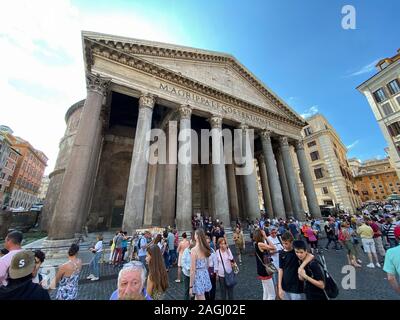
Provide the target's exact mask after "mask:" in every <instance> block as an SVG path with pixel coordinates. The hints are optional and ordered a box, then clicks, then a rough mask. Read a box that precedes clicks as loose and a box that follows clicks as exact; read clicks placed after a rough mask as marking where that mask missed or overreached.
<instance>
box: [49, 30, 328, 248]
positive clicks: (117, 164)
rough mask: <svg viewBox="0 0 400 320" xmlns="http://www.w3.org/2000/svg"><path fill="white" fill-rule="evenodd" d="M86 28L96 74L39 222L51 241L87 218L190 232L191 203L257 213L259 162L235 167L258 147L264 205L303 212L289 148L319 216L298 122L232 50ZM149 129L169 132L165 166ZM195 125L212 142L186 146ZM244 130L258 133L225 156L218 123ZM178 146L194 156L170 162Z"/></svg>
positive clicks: (210, 210)
mask: <svg viewBox="0 0 400 320" xmlns="http://www.w3.org/2000/svg"><path fill="white" fill-rule="evenodd" d="M82 36H83V44H84V57H85V67H86V70H85V71H86V73H87V75H88V77H89V78H90V79H95V80H94V81H93V80H91V82H88V95H87V98H86V101H85V103H84V105H83V107H81V108H82V110H81V112H82V114H81V118H80V120H79V126H78V129H77V131H76V133H75V140H74V143H73V145H72V148H71V150H72V151H71V153H70V157H69V158H68V161H64V163H65V168H64V169H65V172H64V173H63V174H64V179H63V180H62V183H61V184H60V185H54V186H53V192H54V193H55V194H57V201H55V205H54V208H53V209H54V210H52V211H51V214H50V216H49V218H48V221H49V222H51V223H48V225H47V226H45V228H46V229H48V232H49V239H53V240H55V239H66V238H73V237H74V236H75V234H76V233H80V232H81V231H82V228H84V227H85V226H88V228H89V229H90V230H93V231H94V230H104V229H109V228H112V227H113V226H116V225H119V227H122V229H124V230H125V231H128V233H132V232H134V231H135V230H136V229H139V228H140V229H141V228H143V227H149V226H160V224H161V226H166V225H171V226H172V225H174V224H175V225H176V226H177V228H178V230H180V231H184V230H190V229H191V219H192V216H193V215H194V214H196V213H197V212H200V213H202V214H203V215H205V216H212V217H215V218H219V219H220V220H221V221H223V223H224V225H225V226H226V227H229V226H230V225H231V224H232V222H234V221H235V220H236V219H237V218H242V219H246V218H249V219H250V220H254V219H256V218H258V217H260V204H259V203H258V186H257V176H256V175H257V171H256V170H255V168H253V170H251V171H250V172H249V173H248V174H245V175H243V174H238V172H240V170H239V171H238V169H240V168H243V166H244V163H245V164H250V163H251V164H252V163H253V162H254V158H253V156H254V154H259V155H262V156H259V157H258V162H259V167H260V174H261V180H262V189H263V195H264V198H265V199H264V203H265V207H266V208H265V209H266V212H267V214H268V215H269V216H270V217H278V218H286V217H288V216H289V215H293V216H295V217H296V218H298V219H303V218H304V208H302V205H301V199H300V195H299V192H298V190H297V175H296V173H295V171H294V169H293V161H294V159H293V158H292V155H293V154H295V153H294V152H291V150H292V148H293V147H294V146H296V154H297V158H298V159H297V160H296V161H298V162H299V165H300V170H301V179H302V182H303V183H304V185H305V193H306V197H307V204H308V207H309V211H310V213H311V214H312V215H313V216H315V217H319V216H320V212H319V207H318V204H317V202H316V197H315V191H314V189H313V185H312V179H311V176H310V172H309V171H308V167H307V160H306V158H305V156H304V149H301V130H302V128H303V127H304V126H305V124H306V123H305V122H304V120H303V119H302V118H301V117H299V116H298V115H297V114H296V113H295V112H294V111H293V110H291V108H290V107H289V106H287V105H286V104H285V103H284V102H283V101H282V100H281V99H280V98H279V97H277V96H276V95H275V94H273V93H272V92H271V91H270V90H269V89H268V88H267V87H266V86H265V85H264V84H263V83H262V82H261V81H259V80H258V79H257V78H256V77H255V76H254V75H253V74H252V73H251V72H250V71H248V70H247V69H246V68H245V67H244V66H242V65H241V64H240V62H238V61H237V60H236V59H235V58H234V57H232V56H231V55H227V54H223V53H216V52H210V51H205V50H199V49H193V48H187V47H181V46H175V45H170V44H162V43H156V42H149V41H143V40H135V39H128V38H122V37H116V36H110V35H104V34H98V33H92V32H83V34H82ZM105 83H106V84H107V85H105ZM93 92H96V94H94V93H93ZM94 111H95V112H96V113H95V112H94ZM75 112H77V111H75ZM92 117H94V119H92ZM85 124H86V125H85ZM87 124H90V126H89V125H87ZM151 129H159V130H161V131H164V132H166V133H167V134H166V141H165V146H166V150H167V153H166V154H167V156H166V160H167V163H155V164H154V163H152V164H149V162H148V159H147V158H146V154H147V152H148V151H149V150H150V149H151V148H152V146H154V144H155V143H158V144H159V145H160V146H161V145H162V143H163V141H160V139H159V140H157V141H155V140H153V141H152V140H151V139H148V132H149V131H150V130H151ZM202 129H203V130H204V129H208V130H210V139H209V145H208V147H209V151H208V152H207V153H204V152H203V150H202V149H201V148H198V150H199V152H198V154H197V155H193V153H194V151H193V149H196V146H198V145H199V144H200V142H199V139H197V137H200V133H201V130H202ZM238 129H239V130H238ZM190 130H193V131H194V132H196V133H198V134H197V135H193V134H190ZM248 130H251V131H252V132H254V137H255V140H254V144H253V147H252V148H251V147H250V148H249V149H250V150H251V154H249V153H247V152H246V153H242V156H243V157H242V158H241V159H237V158H235V157H234V153H235V152H234V151H232V154H231V155H232V157H231V158H232V159H233V161H229V158H230V157H227V155H226V154H225V153H224V147H225V146H227V141H228V140H227V138H226V137H225V136H224V135H223V132H231V134H232V137H233V138H234V137H235V132H237V131H239V132H241V133H242V135H243V134H245V133H247V132H248ZM171 132H172V134H169V133H171ZM188 133H189V134H188ZM196 136H197V137H196ZM233 140H235V139H233ZM243 141H244V143H243V144H242V145H241V149H242V151H243V150H246V143H247V142H246V141H247V140H246V139H244V140H243ZM91 142H92V143H91ZM302 150H303V153H302ZM180 153H183V154H186V155H190V156H187V157H186V159H187V160H188V161H183V162H182V161H178V160H179V159H180ZM154 157H155V158H157V157H160V150H158V151H157V152H156V153H155V155H154ZM205 158H208V159H209V162H208V163H204V161H203V160H204V159H205ZM213 159H219V160H220V161H213ZM242 160H243V161H242ZM77 168H79V170H77ZM278 169H279V170H278ZM111 172H113V174H112V173H111ZM282 186H284V187H282ZM124 190H125V191H124ZM284 200H285V201H284ZM286 202H287V203H286ZM314 202H315V203H314ZM289 204H290V210H289V207H288V206H289ZM66 208H68V209H66ZM116 219H120V220H118V221H119V222H116V221H117V220H116ZM72 222H73V223H72Z"/></svg>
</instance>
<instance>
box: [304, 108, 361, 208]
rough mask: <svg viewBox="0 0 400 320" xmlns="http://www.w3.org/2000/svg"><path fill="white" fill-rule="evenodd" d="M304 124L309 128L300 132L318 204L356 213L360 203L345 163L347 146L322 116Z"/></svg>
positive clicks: (317, 115) (346, 162)
mask: <svg viewBox="0 0 400 320" xmlns="http://www.w3.org/2000/svg"><path fill="white" fill-rule="evenodd" d="M306 120H307V122H308V124H309V125H308V126H307V127H305V128H304V130H303V136H304V149H305V151H306V155H307V160H308V161H309V164H310V171H311V174H312V178H313V181H314V185H315V193H316V194H317V198H318V204H319V205H326V206H336V207H339V208H340V209H342V210H345V211H347V212H350V213H353V212H355V210H356V208H357V207H359V206H360V205H361V202H360V198H359V196H358V194H357V189H356V187H355V184H354V179H353V176H352V172H351V168H350V166H349V163H348V161H347V148H346V146H345V145H344V144H343V143H342V141H341V140H340V137H339V135H338V134H337V132H336V130H335V129H334V128H333V127H332V126H331V125H330V123H329V122H328V120H327V119H326V118H325V117H324V116H323V115H321V114H316V115H314V116H312V117H310V118H308V119H306ZM299 186H300V189H301V185H299Z"/></svg>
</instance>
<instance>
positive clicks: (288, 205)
mask: <svg viewBox="0 0 400 320" xmlns="http://www.w3.org/2000/svg"><path fill="white" fill-rule="evenodd" d="M275 158H276V166H277V168H278V174H279V182H280V184H281V190H282V197H283V204H284V205H285V211H286V217H292V216H293V208H292V202H291V200H290V191H289V185H288V183H287V177H286V172H285V166H284V164H283V158H282V153H281V150H279V149H275Z"/></svg>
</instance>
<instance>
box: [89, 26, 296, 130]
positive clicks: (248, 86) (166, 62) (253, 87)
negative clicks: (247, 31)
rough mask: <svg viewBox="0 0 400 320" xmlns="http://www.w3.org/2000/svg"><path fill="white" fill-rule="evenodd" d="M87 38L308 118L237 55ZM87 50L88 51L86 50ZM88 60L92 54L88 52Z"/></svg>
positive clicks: (285, 113)
mask: <svg viewBox="0 0 400 320" xmlns="http://www.w3.org/2000/svg"><path fill="white" fill-rule="evenodd" d="M83 40H84V47H85V40H90V42H92V43H96V44H98V45H103V46H107V47H108V48H114V49H115V50H116V51H117V50H118V51H119V52H125V53H127V54H130V55H131V56H135V57H137V58H140V59H142V60H145V61H148V62H150V63H152V64H154V65H157V66H160V67H161V68H163V69H166V70H170V71H173V72H175V73H177V74H179V75H181V76H182V77H185V78H188V79H191V80H194V81H196V82H198V83H200V84H203V85H205V86H208V87H211V88H213V89H216V90H218V91H220V92H223V93H225V94H228V95H230V96H233V97H235V98H238V99H240V100H243V101H246V102H248V103H250V104H252V105H255V106H258V107H260V108H262V109H264V110H268V111H269V112H272V113H274V114H276V115H279V116H281V117H284V118H287V119H290V120H292V121H295V122H297V123H303V122H304V120H303V119H302V118H301V117H300V116H299V115H297V114H296V113H295V112H294V111H293V110H292V109H291V108H290V107H289V106H288V105H286V104H285V102H284V101H282V100H281V99H280V98H279V97H277V96H276V95H275V94H274V93H272V91H271V90H270V89H269V88H267V87H266V86H265V85H264V84H263V83H262V82H261V81H260V80H258V79H257V78H256V77H255V76H254V75H253V74H252V73H251V72H250V71H249V70H248V69H246V68H245V67H244V66H243V65H241V64H240V62H238V61H237V60H236V59H235V58H234V57H233V56H231V55H228V54H225V53H219V52H214V51H207V50H201V49H195V48H189V47H184V46H177V45H172V44H166V43H159V42H153V41H147V40H138V39H130V38H124V37H118V36H112V35H105V34H100V33H93V32H83ZM86 54H87V52H86ZM85 58H86V61H85V63H86V64H87V63H88V61H87V60H88V57H87V56H86V55H85Z"/></svg>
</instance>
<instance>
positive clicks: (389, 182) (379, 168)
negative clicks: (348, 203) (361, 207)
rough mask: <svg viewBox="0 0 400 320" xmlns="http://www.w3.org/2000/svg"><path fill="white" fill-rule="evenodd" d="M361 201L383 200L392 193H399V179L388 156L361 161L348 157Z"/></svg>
mask: <svg viewBox="0 0 400 320" xmlns="http://www.w3.org/2000/svg"><path fill="white" fill-rule="evenodd" d="M349 164H350V166H351V167H352V170H353V172H354V179H355V183H356V185H357V190H358V192H359V194H360V198H361V201H362V202H366V201H370V200H373V201H383V200H386V199H387V198H388V197H389V196H390V195H392V194H400V180H399V178H398V176H397V174H396V170H394V168H393V167H392V166H391V164H390V161H389V158H385V159H380V160H378V159H371V160H366V161H364V162H361V161H360V160H358V159H349Z"/></svg>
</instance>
